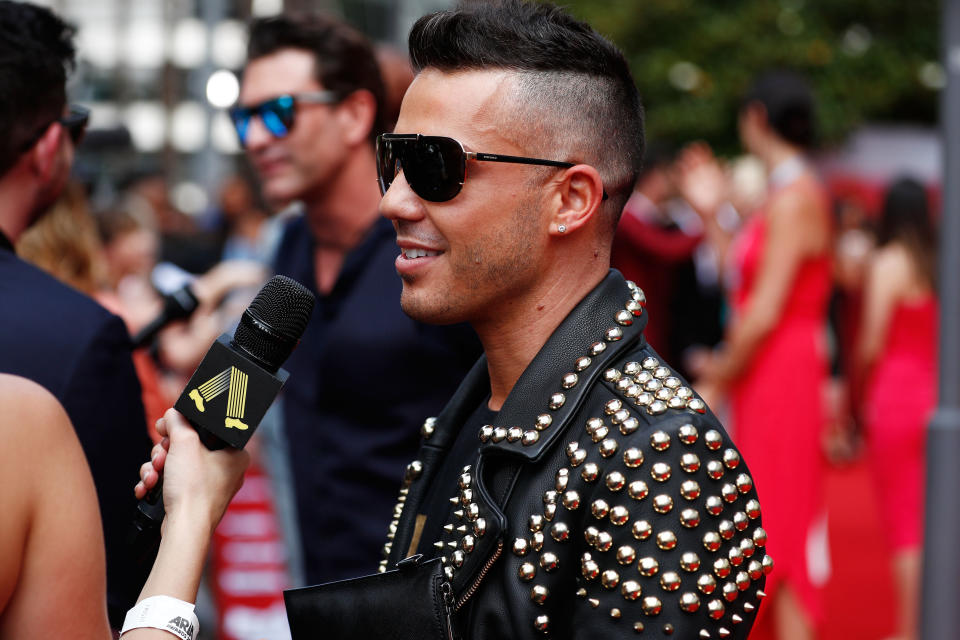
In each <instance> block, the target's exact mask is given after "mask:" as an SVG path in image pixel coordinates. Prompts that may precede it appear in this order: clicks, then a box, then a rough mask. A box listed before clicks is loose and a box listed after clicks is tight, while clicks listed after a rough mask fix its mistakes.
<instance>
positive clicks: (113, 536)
mask: <svg viewBox="0 0 960 640" xmlns="http://www.w3.org/2000/svg"><path fill="white" fill-rule="evenodd" d="M73 33H74V30H73V28H72V27H70V26H68V25H67V24H65V23H64V22H63V21H62V20H60V19H59V18H58V17H57V16H55V15H54V14H53V13H52V12H50V11H49V10H48V9H44V8H40V7H37V6H34V5H31V4H27V3H19V2H6V1H4V2H0V87H3V91H2V92H0V308H2V309H3V312H2V313H0V372H6V373H15V374H18V375H21V376H23V377H26V378H29V379H31V380H34V381H35V382H37V383H39V384H41V385H42V386H44V387H46V388H47V389H48V390H49V391H50V392H51V393H52V394H53V395H54V396H55V397H56V398H57V400H59V401H60V403H61V404H62V405H63V406H64V408H65V409H66V411H67V414H68V415H69V416H70V419H71V421H72V422H73V425H74V427H75V429H76V432H77V435H78V436H79V439H80V443H81V445H82V446H83V450H84V453H85V454H86V456H87V460H88V462H89V464H90V468H91V470H92V472H93V479H94V484H95V486H96V490H97V497H98V499H99V502H100V513H101V517H102V520H103V527H104V539H105V541H106V548H107V589H108V604H109V606H110V612H111V621H112V622H113V624H114V626H119V623H120V622H121V621H122V616H123V612H124V611H125V610H126V609H127V608H128V607H129V606H130V605H131V604H132V603H133V602H134V599H135V597H136V594H137V592H138V591H139V589H140V586H141V585H142V578H143V576H138V575H136V574H135V572H134V570H133V569H132V566H133V565H132V563H130V562H128V561H127V558H126V557H125V555H126V554H125V550H126V546H125V544H124V537H125V535H126V532H127V527H128V526H129V522H130V518H131V514H132V513H133V509H134V507H135V500H134V499H133V496H131V495H130V493H129V490H128V489H127V487H128V486H129V485H128V483H129V481H130V478H131V477H132V476H133V475H134V474H135V473H136V461H137V460H139V459H140V458H141V457H142V456H143V452H144V451H147V450H148V449H149V447H150V439H149V438H148V437H147V430H146V426H145V423H144V409H143V404H142V402H141V400H140V385H139V383H138V382H137V376H136V373H135V371H134V368H133V363H132V361H131V359H130V339H129V337H128V335H127V332H126V331H125V329H124V326H123V323H122V322H121V321H120V319H119V318H117V317H116V316H114V315H112V314H110V313H108V312H107V311H106V310H105V309H104V308H103V307H101V306H100V305H98V304H97V303H96V302H94V301H93V300H91V299H90V298H89V297H87V296H86V295H83V294H82V293H80V292H78V291H76V290H74V289H72V288H70V287H68V286H65V285H63V284H61V283H60V282H58V281H57V280H55V279H54V278H52V277H50V276H49V275H47V274H46V273H44V272H42V271H40V270H39V269H37V268H35V267H33V266H31V265H29V264H27V263H26V262H24V261H23V260H21V259H19V258H18V257H17V255H16V254H15V253H14V250H13V243H14V242H16V240H17V239H18V238H19V236H20V235H21V234H22V233H23V231H24V230H25V229H26V228H27V227H29V226H30V225H31V224H32V223H33V222H34V221H35V220H36V219H37V218H38V217H39V216H41V215H42V214H43V213H44V211H45V210H46V209H47V208H48V207H49V205H50V204H52V203H53V202H54V201H55V200H56V199H57V197H58V196H59V194H60V192H61V191H62V190H63V188H64V186H65V185H66V182H67V178H68V176H69V173H70V166H71V164H72V162H73V156H74V151H75V145H76V144H77V143H78V142H79V140H80V137H81V135H82V133H83V130H84V126H85V124H86V112H85V111H84V110H82V109H80V108H76V107H69V106H68V104H67V100H66V92H65V81H66V73H67V70H68V69H69V68H71V67H72V66H73V60H74V47H73V43H72V38H73ZM125 462H126V464H125Z"/></svg>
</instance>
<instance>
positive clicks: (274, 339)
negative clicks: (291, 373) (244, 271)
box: [233, 276, 316, 372]
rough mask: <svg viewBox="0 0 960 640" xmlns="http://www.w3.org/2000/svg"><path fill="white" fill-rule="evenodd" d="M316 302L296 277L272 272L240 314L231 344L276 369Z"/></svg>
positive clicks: (288, 352) (285, 357) (305, 323)
mask: <svg viewBox="0 0 960 640" xmlns="http://www.w3.org/2000/svg"><path fill="white" fill-rule="evenodd" d="M315 302H316V300H315V299H314V297H313V294H312V293H310V290H309V289H307V288H306V287H304V286H303V285H302V284H300V283H299V282H297V281H296V280H292V279H290V278H288V277H286V276H273V277H272V278H271V279H270V280H269V281H268V282H267V283H266V284H265V285H263V288H261V289H260V292H259V293H258V294H257V297H256V298H254V299H253V302H251V303H250V306H249V307H247V310H246V311H244V312H243V315H242V316H241V317H240V324H239V325H238V326H237V330H236V332H235V333H234V334H233V344H234V345H235V346H236V347H238V348H240V349H241V350H242V351H244V352H246V353H247V354H248V355H249V356H250V357H252V358H253V359H254V360H256V361H257V362H258V363H259V364H261V365H262V366H263V368H264V369H266V370H267V371H270V372H275V371H276V370H277V369H279V368H280V365H282V364H283V362H284V360H286V359H287V358H288V357H289V356H290V354H291V353H292V352H293V349H294V347H296V346H297V343H298V342H300V336H302V335H303V332H304V330H306V328H307V323H308V322H309V321H310V314H311V313H312V312H313V305H314V303H315Z"/></svg>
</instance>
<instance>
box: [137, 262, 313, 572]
mask: <svg viewBox="0 0 960 640" xmlns="http://www.w3.org/2000/svg"><path fill="white" fill-rule="evenodd" d="M315 302H316V301H315V299H314V297H313V294H312V293H311V292H310V291H309V290H308V289H307V288H306V287H304V286H303V285H301V284H300V283H299V282H297V281H295V280H292V279H290V278H288V277H286V276H274V277H273V278H271V279H270V280H269V281H268V282H267V283H266V284H265V285H263V288H262V289H260V292H259V293H257V296H256V298H254V300H253V302H251V303H250V306H249V307H247V309H246V311H244V312H243V315H242V316H241V317H240V324H239V325H238V326H237V329H236V331H235V332H234V335H233V338H231V337H230V336H229V335H228V334H223V335H221V336H220V337H219V338H218V339H217V341H216V342H214V343H213V345H212V346H211V347H210V350H209V351H208V352H207V355H205V356H204V358H203V361H201V362H200V365H199V366H198V367H197V370H196V371H195V372H194V374H193V377H191V378H190V382H188V383H187V386H186V388H184V390H183V392H182V393H181V394H180V398H179V399H178V400H177V402H176V404H174V408H175V409H176V410H177V411H179V412H180V413H182V414H183V415H184V417H185V418H186V419H187V420H188V421H189V422H190V424H191V425H192V426H193V428H194V429H196V430H197V433H199V435H200V441H201V442H203V444H204V446H206V447H207V448H208V449H211V450H216V449H223V448H224V447H227V446H230V447H234V448H236V449H242V448H243V447H244V445H246V444H247V441H248V440H250V436H252V435H253V432H254V430H255V429H256V428H257V426H258V425H259V424H260V420H262V419H263V415H264V414H265V413H266V412H267V409H268V408H269V407H270V405H271V404H272V403H273V400H274V398H276V396H277V394H278V393H279V392H280V389H281V388H282V387H283V384H284V383H285V382H286V381H287V378H288V377H289V376H290V374H289V373H288V372H287V371H285V370H283V369H281V368H280V365H281V364H283V362H284V361H285V360H286V359H287V358H288V357H289V356H290V354H291V353H292V352H293V349H294V348H295V347H296V346H297V344H298V343H299V342H300V337H301V336H302V335H303V332H304V330H305V329H306V328H307V323H308V322H309V320H310V314H311V313H312V312H313V305H314V303H315ZM162 485H163V478H161V479H160V481H158V482H157V485H156V486H155V487H154V488H153V489H151V490H150V492H149V493H148V494H147V495H146V496H145V497H144V498H143V499H142V500H140V502H139V503H138V504H137V511H136V515H135V518H134V522H133V530H132V532H131V536H130V537H131V544H132V545H133V546H134V548H135V551H136V555H137V557H138V560H139V561H141V562H143V561H145V560H146V559H147V558H152V556H153V555H154V554H155V553H156V548H157V546H158V545H159V541H160V535H159V534H160V523H161V522H163V517H164V510H163V500H162V497H163V489H162Z"/></svg>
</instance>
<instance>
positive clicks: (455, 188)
mask: <svg viewBox="0 0 960 640" xmlns="http://www.w3.org/2000/svg"><path fill="white" fill-rule="evenodd" d="M400 166H401V167H403V175H404V176H405V177H406V178H407V182H408V183H409V184H410V188H411V189H413V191H414V192H415V193H416V194H417V195H418V196H420V197H421V198H423V199H424V200H429V201H431V202H446V201H447V200H451V199H453V197H454V196H456V195H457V194H458V193H460V187H461V186H462V182H463V168H464V158H463V149H461V147H460V144H459V143H458V142H457V141H456V140H454V139H452V138H441V137H433V136H424V137H423V138H420V140H418V141H417V143H416V144H413V145H409V146H408V147H407V149H406V152H405V153H404V155H403V156H402V157H401V158H400Z"/></svg>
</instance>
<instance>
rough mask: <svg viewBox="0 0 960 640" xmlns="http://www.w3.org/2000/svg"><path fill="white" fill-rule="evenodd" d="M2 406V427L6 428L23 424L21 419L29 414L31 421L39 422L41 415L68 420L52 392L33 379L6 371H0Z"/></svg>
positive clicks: (13, 427)
mask: <svg viewBox="0 0 960 640" xmlns="http://www.w3.org/2000/svg"><path fill="white" fill-rule="evenodd" d="M0 406H2V407H4V410H3V412H0V429H4V430H8V429H15V428H18V425H20V426H22V422H21V420H23V419H24V418H25V417H27V416H29V417H30V420H31V422H34V421H37V422H39V421H38V420H37V419H38V418H40V417H43V418H48V419H50V418H54V419H56V422H61V421H66V420H68V419H67V414H66V412H65V411H64V410H63V407H61V406H60V403H59V402H58V401H57V399H56V398H55V397H53V394H52V393H50V392H49V391H47V390H46V389H44V388H43V387H41V386H40V385H39V384H37V383H36V382H33V381H32V380H28V379H26V378H21V377H20V376H14V375H10V374H6V373H0ZM44 422H47V421H46V420H45V421H44ZM18 430H23V429H18Z"/></svg>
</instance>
